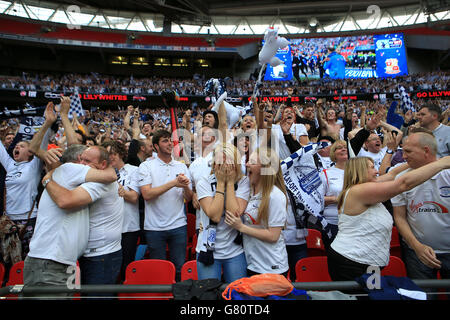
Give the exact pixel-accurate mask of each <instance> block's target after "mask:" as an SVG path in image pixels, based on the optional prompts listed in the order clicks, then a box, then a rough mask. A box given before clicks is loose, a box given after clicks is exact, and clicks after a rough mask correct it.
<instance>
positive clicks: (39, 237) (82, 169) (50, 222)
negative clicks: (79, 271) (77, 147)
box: [28, 163, 90, 266]
mask: <svg viewBox="0 0 450 320" xmlns="http://www.w3.org/2000/svg"><path fill="white" fill-rule="evenodd" d="M89 169H90V168H89V167H88V166H84V165H82V164H76V163H65V164H63V165H62V166H60V167H58V168H56V169H55V171H54V172H53V175H52V179H53V180H54V181H55V182H56V183H57V184H59V185H61V186H62V187H64V188H66V189H69V190H72V189H75V188H76V187H78V186H79V185H81V184H82V183H84V182H85V180H86V175H87V172H88V171H89ZM88 238H89V208H88V206H85V207H84V208H77V209H73V210H64V209H60V208H59V207H58V206H57V205H56V203H55V202H54V201H53V200H52V199H51V198H50V196H49V194H48V192H47V190H44V192H43V193H42V196H41V199H40V202H39V210H38V215H37V219H36V227H35V229H34V233H33V237H32V238H31V242H30V252H29V253H28V255H29V256H30V257H33V258H39V259H48V260H53V261H56V262H59V263H62V264H67V265H73V266H74V265H76V262H77V259H78V258H79V257H80V256H82V255H83V253H84V251H85V250H86V247H87V243H88Z"/></svg>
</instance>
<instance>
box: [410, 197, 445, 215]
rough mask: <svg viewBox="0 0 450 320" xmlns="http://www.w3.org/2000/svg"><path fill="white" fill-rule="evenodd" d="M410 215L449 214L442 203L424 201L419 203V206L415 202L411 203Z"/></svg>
mask: <svg viewBox="0 0 450 320" xmlns="http://www.w3.org/2000/svg"><path fill="white" fill-rule="evenodd" d="M409 210H410V213H412V214H419V213H448V209H447V208H446V207H445V206H443V205H442V204H440V203H437V202H435V201H424V202H419V203H417V204H415V203H414V200H412V201H411V203H410V205H409Z"/></svg>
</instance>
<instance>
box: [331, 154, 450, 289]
mask: <svg viewBox="0 0 450 320" xmlns="http://www.w3.org/2000/svg"><path fill="white" fill-rule="evenodd" d="M406 168H408V165H406V164H404V165H401V166H399V167H398V168H396V171H395V172H394V173H391V174H390V175H383V176H381V177H378V171H377V170H376V169H375V167H374V162H373V160H372V159H371V158H369V157H357V158H351V159H349V160H348V162H347V164H346V167H345V172H344V184H343V188H342V192H341V193H340V195H339V197H338V199H337V208H338V212H339V223H338V228H339V230H338V233H337V235H336V238H335V239H334V241H333V242H332V243H331V246H330V249H329V250H328V271H329V273H330V276H331V279H332V280H333V281H346V280H354V279H355V278H357V277H359V276H361V275H363V274H365V273H366V272H367V268H368V267H369V266H372V267H380V268H383V267H385V266H386V265H387V264H388V263H389V252H390V241H391V233H392V226H393V219H392V216H391V215H390V213H389V211H388V210H387V209H386V208H385V207H384V205H383V204H382V202H384V201H386V200H389V199H391V198H392V197H394V196H396V195H398V194H400V193H402V192H405V191H408V190H411V189H412V188H414V187H416V186H417V185H419V184H422V183H423V182H425V181H426V180H428V179H430V178H431V177H433V176H434V175H435V174H437V173H438V172H440V171H441V170H444V169H448V168H450V156H448V157H444V158H441V159H439V160H438V161H435V162H433V163H430V164H428V165H425V166H423V167H420V168H418V169H415V170H411V171H408V172H407V173H405V174H403V175H401V176H400V177H399V178H397V179H395V175H396V174H398V173H399V172H401V171H403V170H405V169H406ZM391 171H393V170H391Z"/></svg>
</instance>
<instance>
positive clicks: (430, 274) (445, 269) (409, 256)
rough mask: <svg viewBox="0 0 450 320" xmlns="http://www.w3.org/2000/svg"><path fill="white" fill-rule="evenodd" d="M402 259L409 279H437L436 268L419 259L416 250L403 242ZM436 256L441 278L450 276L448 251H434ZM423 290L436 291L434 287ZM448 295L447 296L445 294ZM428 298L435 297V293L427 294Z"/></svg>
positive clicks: (449, 254)
mask: <svg viewBox="0 0 450 320" xmlns="http://www.w3.org/2000/svg"><path fill="white" fill-rule="evenodd" d="M402 254H403V261H404V262H405V267H406V273H407V275H408V277H409V278H411V279H437V272H438V269H433V268H430V267H428V266H426V265H425V264H423V263H422V261H420V259H419V258H418V257H417V255H416V252H415V251H414V250H413V249H411V248H410V247H408V245H406V244H405V243H403V252H402ZM436 258H437V259H438V260H439V261H441V269H439V272H440V274H441V278H442V279H449V278H450V253H436ZM423 290H424V291H425V292H436V289H430V288H423ZM447 297H448V296H447ZM427 298H428V299H432V300H434V299H437V296H436V295H427Z"/></svg>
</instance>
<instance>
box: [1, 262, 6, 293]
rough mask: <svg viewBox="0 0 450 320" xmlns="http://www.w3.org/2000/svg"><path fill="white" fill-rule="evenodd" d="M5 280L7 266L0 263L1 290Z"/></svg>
mask: <svg viewBox="0 0 450 320" xmlns="http://www.w3.org/2000/svg"><path fill="white" fill-rule="evenodd" d="M4 278H5V266H4V265H3V263H0V288H1V287H2V284H3V279H4Z"/></svg>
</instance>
